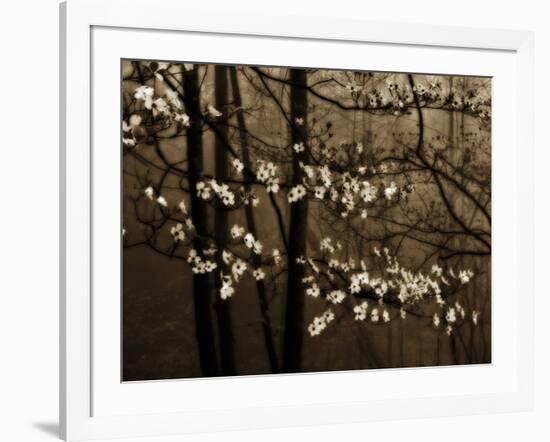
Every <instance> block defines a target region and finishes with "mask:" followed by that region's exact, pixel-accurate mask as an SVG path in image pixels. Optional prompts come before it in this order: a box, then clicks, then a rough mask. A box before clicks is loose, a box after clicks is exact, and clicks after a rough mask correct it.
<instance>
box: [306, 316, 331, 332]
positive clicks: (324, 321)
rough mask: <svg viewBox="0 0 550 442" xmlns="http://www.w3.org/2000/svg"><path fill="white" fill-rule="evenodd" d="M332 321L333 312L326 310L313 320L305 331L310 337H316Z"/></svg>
mask: <svg viewBox="0 0 550 442" xmlns="http://www.w3.org/2000/svg"><path fill="white" fill-rule="evenodd" d="M333 320H334V312H333V311H332V310H331V309H328V310H326V311H325V312H324V313H323V314H322V315H321V316H316V317H315V318H313V322H312V323H311V324H309V325H308V327H307V330H308V332H309V334H310V335H311V336H318V335H320V334H321V332H322V331H323V330H325V329H326V328H327V325H328V324H330V323H331V322H332V321H333Z"/></svg>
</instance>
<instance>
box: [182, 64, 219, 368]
mask: <svg viewBox="0 0 550 442" xmlns="http://www.w3.org/2000/svg"><path fill="white" fill-rule="evenodd" d="M199 94H200V90H199V78H198V69H197V68H195V69H193V70H191V71H188V72H186V73H185V76H184V80H183V95H184V103H185V110H186V112H187V114H188V115H189V119H190V121H189V123H190V126H189V129H188V130H187V157H188V163H189V166H188V168H189V169H188V170H189V174H188V177H189V189H190V192H191V219H192V221H193V224H194V225H195V229H196V232H197V236H196V239H195V241H194V247H195V249H196V250H197V253H199V255H202V252H203V250H204V247H205V236H206V230H207V224H206V207H205V205H204V203H203V202H202V201H201V199H200V198H199V197H198V196H197V190H196V187H197V182H199V181H200V180H201V171H202V127H201V122H202V116H201V113H200V112H201V109H200V99H199ZM193 302H194V308H195V331H196V335H197V344H198V352H199V360H200V367H201V372H202V375H203V376H216V375H217V374H218V364H217V358H216V344H215V340H214V331H213V324H212V306H211V299H210V285H209V283H208V275H206V274H193Z"/></svg>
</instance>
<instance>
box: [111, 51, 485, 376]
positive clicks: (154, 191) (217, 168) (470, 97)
mask: <svg viewBox="0 0 550 442" xmlns="http://www.w3.org/2000/svg"><path fill="white" fill-rule="evenodd" d="M120 87H121V90H120V92H121V158H122V160H121V162H122V165H121V167H122V182H121V195H120V197H121V211H122V213H121V216H122V237H121V247H122V258H121V259H122V293H121V303H122V331H121V333H122V335H121V341H122V361H121V364H122V367H121V372H122V381H145V380H162V379H180V378H202V377H215V376H239V375H264V374H284V373H310V372H328V371H343V370H367V369H388V368H393V369H398V368H405V367H435V366H455V365H465V364H488V363H491V341H492V333H491V79H490V78H488V77H472V76H449V75H438V74H437V73H396V72H369V71H344V70H331V69H322V68H304V67H280V66H279V67H277V66H244V65H222V64H208V63H196V62H191V61H189V62H187V61H185V62H184V61H181V62H179V61H165V60H122V61H121V85H120Z"/></svg>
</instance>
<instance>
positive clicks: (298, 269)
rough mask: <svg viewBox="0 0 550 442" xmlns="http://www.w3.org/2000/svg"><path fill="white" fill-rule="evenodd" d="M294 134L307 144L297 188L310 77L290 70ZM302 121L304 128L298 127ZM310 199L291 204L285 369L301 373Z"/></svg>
mask: <svg viewBox="0 0 550 442" xmlns="http://www.w3.org/2000/svg"><path fill="white" fill-rule="evenodd" d="M290 83H291V84H292V86H291V87H290V120H291V121H290V125H291V126H290V130H291V144H292V145H294V144H295V143H303V144H304V146H305V149H304V151H303V152H300V153H297V152H295V151H294V149H293V150H292V155H293V158H292V167H293V172H292V174H293V176H292V183H293V185H298V184H301V183H302V179H303V177H304V172H303V170H302V168H301V167H300V166H299V163H300V161H303V162H304V164H307V157H308V155H309V146H308V143H307V90H306V86H307V74H306V71H305V70H303V69H290ZM298 120H300V121H301V124H300V123H298ZM307 213H308V202H307V198H302V199H301V200H300V201H297V202H294V203H291V205H290V226H289V235H288V284H287V300H286V308H285V334H284V348H283V369H284V371H285V372H298V371H300V370H301V368H302V348H303V341H304V288H303V284H302V278H303V276H304V266H303V265H302V264H298V263H297V262H296V259H297V258H298V257H300V256H304V255H305V252H306V233H307Z"/></svg>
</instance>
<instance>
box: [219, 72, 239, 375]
mask: <svg viewBox="0 0 550 442" xmlns="http://www.w3.org/2000/svg"><path fill="white" fill-rule="evenodd" d="M214 100H215V103H214V105H215V107H216V109H217V110H218V111H220V112H221V113H222V116H221V117H218V118H217V119H216V121H215V125H216V127H217V134H216V137H215V146H214V147H215V155H216V178H217V180H218V182H220V183H222V182H224V180H225V179H226V178H227V153H226V149H225V145H224V143H223V140H222V138H223V139H226V138H227V125H226V124H225V123H226V120H227V109H226V107H227V67H225V66H223V65H216V66H215V68H214ZM220 137H222V138H220ZM227 214H228V212H227V209H226V208H225V207H223V206H222V205H221V204H220V205H219V206H218V208H217V209H216V218H215V221H214V236H215V238H216V245H217V247H218V252H217V261H218V267H219V268H220V269H222V268H223V266H224V262H223V259H222V251H223V249H224V248H225V242H226V241H227V236H228V221H227V218H228V217H227ZM215 286H216V289H217V290H216V294H215V299H216V301H215V307H216V313H217V316H218V341H219V344H220V356H221V374H222V375H223V376H231V375H235V374H236V370H235V352H234V349H233V328H232V321H231V312H230V305H231V299H226V300H223V299H222V298H221V296H220V295H219V290H220V289H221V279H220V278H219V277H216V281H215Z"/></svg>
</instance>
